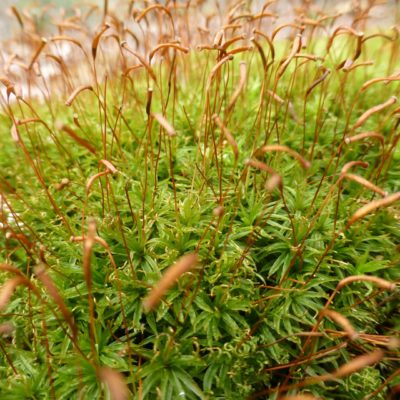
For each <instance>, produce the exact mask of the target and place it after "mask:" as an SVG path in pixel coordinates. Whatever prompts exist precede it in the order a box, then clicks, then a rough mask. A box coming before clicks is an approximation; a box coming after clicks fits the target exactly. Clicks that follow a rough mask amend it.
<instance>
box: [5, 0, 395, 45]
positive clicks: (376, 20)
mask: <svg viewBox="0 0 400 400" xmlns="http://www.w3.org/2000/svg"><path fill="white" fill-rule="evenodd" d="M215 1H218V2H219V4H227V3H231V4H235V3H237V2H238V1H237V0H206V2H209V3H210V4H211V5H212V4H215ZM307 1H309V0H276V3H275V4H274V5H273V7H271V8H275V11H276V12H277V13H278V14H279V16H280V17H281V18H282V19H285V18H286V17H288V18H290V17H291V15H292V12H291V11H292V10H293V7H296V6H299V5H301V4H302V3H305V2H307ZM371 1H372V2H374V3H375V4H376V6H375V7H374V8H373V9H372V13H371V17H372V19H371V21H370V26H371V25H373V26H374V27H379V28H388V29H389V28H390V27H391V26H393V25H394V24H395V23H396V22H397V23H399V20H400V0H313V1H312V2H313V3H315V4H317V5H318V7H320V8H321V9H323V10H324V12H326V13H330V12H332V13H337V12H340V13H343V14H347V13H348V14H350V13H351V12H352V10H353V9H354V7H355V5H356V3H359V4H361V5H362V6H364V5H366V4H367V3H370V2H371ZM130 2H131V1H130V0H109V8H110V9H112V10H113V9H118V7H121V5H123V6H124V9H125V8H126V6H127V4H129V3H130ZM165 2H166V0H161V1H160V0H154V3H161V4H164V3H165ZM185 2H186V1H185ZM142 3H143V2H141V1H135V4H137V7H138V8H142ZM264 3H265V0H252V1H251V4H253V6H254V8H255V9H259V8H260V6H261V5H262V4H264ZM89 4H96V5H98V6H99V7H100V8H102V7H103V4H104V0H0V41H2V40H5V39H7V38H9V37H12V36H13V33H14V32H16V31H17V30H18V24H17V22H16V20H15V17H14V16H13V15H12V14H11V13H10V11H9V9H10V7H11V6H15V7H17V8H18V10H19V11H21V10H23V9H24V8H26V9H28V10H29V12H30V15H33V16H34V17H35V16H36V17H37V18H40V17H39V16H40V15H41V13H40V12H39V8H42V7H44V6H48V7H51V8H54V9H61V8H64V9H68V8H70V7H72V6H74V5H78V6H82V5H89ZM345 22H346V21H345V20H344V21H343V20H341V23H345Z"/></svg>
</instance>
